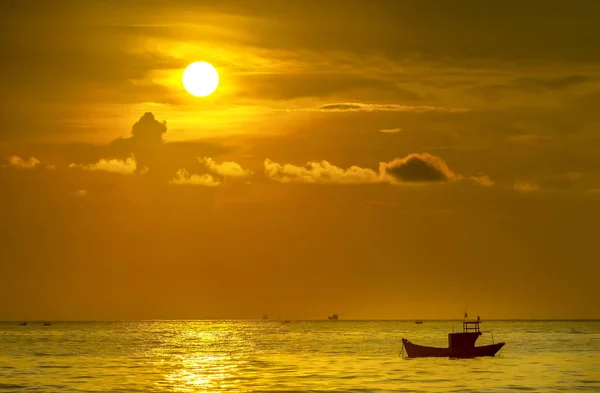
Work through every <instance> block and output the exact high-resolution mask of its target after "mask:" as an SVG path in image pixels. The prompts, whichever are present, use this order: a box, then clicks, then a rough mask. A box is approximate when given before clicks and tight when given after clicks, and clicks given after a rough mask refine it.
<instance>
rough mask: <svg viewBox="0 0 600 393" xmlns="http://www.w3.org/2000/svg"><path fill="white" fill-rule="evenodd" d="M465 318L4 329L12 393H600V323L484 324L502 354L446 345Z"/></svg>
mask: <svg viewBox="0 0 600 393" xmlns="http://www.w3.org/2000/svg"><path fill="white" fill-rule="evenodd" d="M453 329H455V330H457V331H459V330H460V329H462V324H461V321H423V324H415V322H414V321H346V320H341V319H340V320H339V321H329V320H324V321H289V323H286V322H285V321H282V320H267V321H262V320H256V321H241V320H235V321H131V322H128V321H118V322H52V324H51V326H43V325H42V323H41V322H30V323H29V324H28V325H27V326H18V323H17V322H1V323H0V391H8V392H40V393H42V392H43V393H50V392H61V393H62V392H478V393H480V392H520V391H523V392H600V321H491V320H490V321H483V323H482V324H481V329H482V330H484V331H485V332H486V333H484V335H483V336H482V337H481V338H480V340H479V341H478V344H480V345H481V344H489V343H492V342H505V343H506V345H505V346H504V348H503V349H502V350H501V351H500V353H499V354H498V355H497V356H496V357H487V358H475V359H445V358H419V359H406V358H405V357H403V356H402V342H401V338H402V337H405V338H408V339H409V340H411V341H412V342H414V343H417V344H424V345H433V346H447V340H448V338H447V334H448V333H449V332H451V331H452V330H453Z"/></svg>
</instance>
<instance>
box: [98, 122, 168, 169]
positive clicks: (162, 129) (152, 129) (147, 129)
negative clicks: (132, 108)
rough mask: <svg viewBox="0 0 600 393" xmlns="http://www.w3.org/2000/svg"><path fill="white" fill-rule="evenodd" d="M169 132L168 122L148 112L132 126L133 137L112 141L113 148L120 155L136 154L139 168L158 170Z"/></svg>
mask: <svg viewBox="0 0 600 393" xmlns="http://www.w3.org/2000/svg"><path fill="white" fill-rule="evenodd" d="M166 132H167V122H166V121H163V122H160V121H158V120H156V118H155V117H154V114H152V113H151V112H146V113H144V115H143V116H142V117H140V119H139V120H138V121H137V122H136V123H135V124H134V125H133V127H132V128H131V137H129V138H119V139H116V140H114V141H113V142H112V143H111V146H110V147H111V148H112V149H113V150H114V152H115V153H118V155H119V156H121V157H123V156H126V155H127V154H132V153H133V154H134V156H135V160H136V162H137V168H138V170H140V169H141V168H143V167H147V168H148V169H150V170H151V171H152V170H156V169H158V168H160V167H161V166H162V161H163V159H164V157H163V153H164V149H163V144H164V141H163V135H164V134H165V133H166Z"/></svg>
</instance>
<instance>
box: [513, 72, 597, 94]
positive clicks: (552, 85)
mask: <svg viewBox="0 0 600 393" xmlns="http://www.w3.org/2000/svg"><path fill="white" fill-rule="evenodd" d="M594 80H596V78H594V77H591V76H587V75H566V76H555V77H524V78H518V79H515V81H514V85H515V87H522V88H544V89H550V90H560V89H565V88H568V87H571V86H575V85H581V84H584V83H587V82H592V81H594Z"/></svg>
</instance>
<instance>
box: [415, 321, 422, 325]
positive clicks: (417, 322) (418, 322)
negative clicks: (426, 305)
mask: <svg viewBox="0 0 600 393" xmlns="http://www.w3.org/2000/svg"><path fill="white" fill-rule="evenodd" d="M415 323H416V324H417V325H421V324H422V323H423V321H421V320H419V321H415Z"/></svg>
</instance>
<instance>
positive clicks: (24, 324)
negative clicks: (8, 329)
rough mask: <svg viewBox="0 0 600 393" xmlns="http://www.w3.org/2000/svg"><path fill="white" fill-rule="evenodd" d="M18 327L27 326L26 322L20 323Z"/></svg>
mask: <svg viewBox="0 0 600 393" xmlns="http://www.w3.org/2000/svg"><path fill="white" fill-rule="evenodd" d="M19 326H27V322H21V323H20V324H19Z"/></svg>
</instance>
